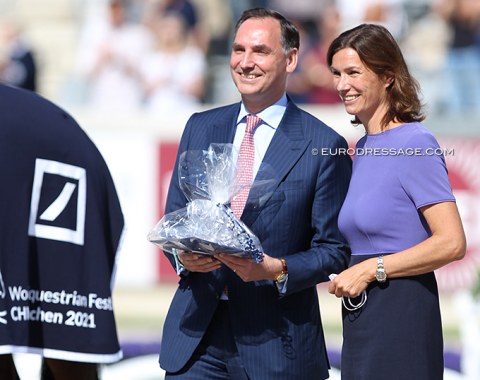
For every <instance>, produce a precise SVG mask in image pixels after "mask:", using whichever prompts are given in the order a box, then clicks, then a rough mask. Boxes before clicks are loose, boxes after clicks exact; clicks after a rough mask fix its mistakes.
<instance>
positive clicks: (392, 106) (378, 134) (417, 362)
mask: <svg viewBox="0 0 480 380" xmlns="http://www.w3.org/2000/svg"><path fill="white" fill-rule="evenodd" d="M327 61H328V64H329V66H330V67H331V71H332V73H333V78H334V83H335V88H336V89H337V91H338V94H339V95H340V96H341V98H342V99H343V103H344V105H345V109H346V111H347V113H349V114H350V115H353V116H354V119H353V121H352V123H353V124H362V125H363V126H364V127H365V130H366V135H365V136H364V137H362V138H361V139H360V140H359V141H358V143H357V145H356V154H355V157H354V159H353V174H352V179H351V182H350V187H349V190H348V194H347V197H346V199H345V202H344V204H343V206H342V209H341V212H340V216H339V221H338V224H339V227H340V230H341V232H342V233H343V235H344V236H345V238H346V239H347V241H348V242H349V244H350V246H351V249H352V257H351V262H350V267H349V268H348V269H347V270H345V271H343V272H341V273H339V274H338V275H337V276H336V277H334V276H332V278H333V280H332V282H331V284H330V286H329V292H330V293H332V294H334V295H335V296H337V297H343V304H344V306H343V309H342V310H343V337H344V340H343V347H342V357H341V373H342V379H346V380H347V379H358V380H372V379H389V380H404V379H409V380H438V379H442V378H443V369H444V368H443V367H444V366H443V337H442V323H441V317H440V307H439V299H438V289H437V283H436V280H435V275H434V272H433V271H434V270H435V269H437V268H440V267H442V266H444V265H447V264H448V263H450V262H452V261H455V260H460V259H462V258H463V257H464V255H465V250H466V242H465V234H464V231H463V226H462V222H461V219H460V216H459V213H458V210H457V206H456V203H455V198H454V196H453V193H452V188H451V185H450V183H449V179H448V174H447V168H446V164H445V159H444V157H443V155H442V154H441V150H440V147H439V145H438V142H437V141H436V139H435V137H434V136H433V135H432V133H431V132H429V131H428V130H427V129H426V128H425V126H424V125H423V124H422V121H423V120H424V118H425V116H424V115H423V114H422V111H421V103H420V101H419V97H418V92H419V86H418V83H417V82H416V81H415V79H414V78H413V77H412V76H411V75H410V73H409V70H408V67H407V65H406V63H405V60H404V58H403V55H402V52H401V51H400V48H399V46H398V44H397V43H396V41H395V39H394V38H393V36H392V35H391V34H390V32H389V31H388V30H387V29H386V28H385V27H383V26H380V25H373V24H362V25H360V26H358V27H355V28H353V29H350V30H347V31H345V32H344V33H342V34H340V35H339V36H338V37H337V38H336V39H335V40H334V41H333V42H332V44H331V45H330V47H329V49H328V53H327ZM407 363H408V365H407Z"/></svg>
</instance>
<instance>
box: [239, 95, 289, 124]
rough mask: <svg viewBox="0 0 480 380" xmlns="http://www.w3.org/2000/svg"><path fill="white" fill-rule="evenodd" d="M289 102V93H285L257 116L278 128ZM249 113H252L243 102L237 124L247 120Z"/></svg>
mask: <svg viewBox="0 0 480 380" xmlns="http://www.w3.org/2000/svg"><path fill="white" fill-rule="evenodd" d="M287 103H288V99H287V94H285V93H284V94H283V96H282V97H281V98H280V99H279V100H278V101H277V102H276V103H275V104H272V105H271V106H270V107H267V108H265V109H264V110H263V111H261V112H259V113H257V114H256V116H258V117H259V118H261V119H262V121H263V123H265V124H267V125H269V126H270V127H272V128H274V129H276V128H278V126H279V125H280V122H281V121H282V117H283V115H284V113H285V110H286V108H287ZM248 114H250V112H248V110H247V108H246V107H245V104H243V102H242V103H241V106H240V113H239V114H238V118H237V125H238V124H240V123H241V122H242V121H245V117H246V116H247V115H248Z"/></svg>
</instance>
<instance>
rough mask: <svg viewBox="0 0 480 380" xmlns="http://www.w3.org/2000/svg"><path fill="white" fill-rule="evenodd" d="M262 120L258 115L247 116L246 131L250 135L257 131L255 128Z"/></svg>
mask: <svg viewBox="0 0 480 380" xmlns="http://www.w3.org/2000/svg"><path fill="white" fill-rule="evenodd" d="M261 121H262V119H260V118H259V117H258V116H256V115H252V114H248V115H247V129H246V131H247V132H249V133H252V131H253V130H254V129H255V127H256V126H257V125H258V124H260V122H261Z"/></svg>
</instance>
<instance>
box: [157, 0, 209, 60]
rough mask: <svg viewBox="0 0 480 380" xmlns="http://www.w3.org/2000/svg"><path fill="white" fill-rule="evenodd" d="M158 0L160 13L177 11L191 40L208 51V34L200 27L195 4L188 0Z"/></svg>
mask: <svg viewBox="0 0 480 380" xmlns="http://www.w3.org/2000/svg"><path fill="white" fill-rule="evenodd" d="M157 2H158V5H159V6H158V10H159V12H160V14H166V13H168V12H172V11H173V12H178V13H179V14H180V15H182V17H183V19H184V21H185V24H186V26H187V31H188V33H189V38H191V40H192V42H193V43H195V44H196V45H197V46H198V47H200V48H201V49H202V50H203V51H204V52H207V51H208V45H209V36H207V34H206V33H205V30H204V29H202V28H201V25H200V22H199V13H198V9H197V7H196V6H195V4H194V3H193V2H192V1H190V0H160V1H157Z"/></svg>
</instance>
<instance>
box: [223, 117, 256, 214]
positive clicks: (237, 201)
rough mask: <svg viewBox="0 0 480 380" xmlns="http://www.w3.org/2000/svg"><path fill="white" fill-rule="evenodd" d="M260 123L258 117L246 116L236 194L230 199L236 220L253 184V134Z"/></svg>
mask: <svg viewBox="0 0 480 380" xmlns="http://www.w3.org/2000/svg"><path fill="white" fill-rule="evenodd" d="M261 121H262V119H260V118H259V117H258V116H255V115H247V127H246V128H245V136H244V137H243V141H242V144H241V145H240V152H239V153H238V160H237V169H236V175H235V189H236V190H237V192H236V194H235V196H234V197H233V198H232V203H231V205H230V207H231V209H232V211H233V213H234V214H235V216H236V217H237V218H240V217H241V216H242V213H243V209H244V207H245V204H246V203H247V198H248V193H249V192H250V187H251V185H252V182H253V162H254V159H255V145H254V142H253V134H254V133H255V128H256V127H257V126H258V125H259V124H260V122H261Z"/></svg>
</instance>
